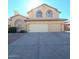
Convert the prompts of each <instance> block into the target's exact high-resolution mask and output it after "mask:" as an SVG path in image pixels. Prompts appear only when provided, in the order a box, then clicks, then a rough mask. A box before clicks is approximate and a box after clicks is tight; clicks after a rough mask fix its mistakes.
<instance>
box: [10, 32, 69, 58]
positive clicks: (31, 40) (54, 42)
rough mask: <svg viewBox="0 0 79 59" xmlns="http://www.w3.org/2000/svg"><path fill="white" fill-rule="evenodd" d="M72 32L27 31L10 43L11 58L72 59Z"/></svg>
mask: <svg viewBox="0 0 79 59" xmlns="http://www.w3.org/2000/svg"><path fill="white" fill-rule="evenodd" d="M69 44H70V34H69V33H66V32H52V33H26V34H25V35H24V36H22V37H21V38H20V39H17V40H16V41H15V42H13V43H11V44H9V59H70V45H69Z"/></svg>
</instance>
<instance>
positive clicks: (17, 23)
mask: <svg viewBox="0 0 79 59" xmlns="http://www.w3.org/2000/svg"><path fill="white" fill-rule="evenodd" d="M23 24H24V22H23V21H22V20H20V19H18V20H16V21H15V26H16V27H17V29H20V30H21V29H22V28H23Z"/></svg>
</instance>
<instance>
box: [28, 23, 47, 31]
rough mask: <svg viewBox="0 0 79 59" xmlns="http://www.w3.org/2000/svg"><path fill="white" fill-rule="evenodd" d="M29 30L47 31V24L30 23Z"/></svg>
mask: <svg viewBox="0 0 79 59" xmlns="http://www.w3.org/2000/svg"><path fill="white" fill-rule="evenodd" d="M29 32H48V24H31V25H29Z"/></svg>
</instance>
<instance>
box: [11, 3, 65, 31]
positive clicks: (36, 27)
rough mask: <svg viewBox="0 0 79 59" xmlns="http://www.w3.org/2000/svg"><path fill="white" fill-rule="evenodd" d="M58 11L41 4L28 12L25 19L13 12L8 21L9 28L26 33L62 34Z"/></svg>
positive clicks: (61, 22)
mask: <svg viewBox="0 0 79 59" xmlns="http://www.w3.org/2000/svg"><path fill="white" fill-rule="evenodd" d="M59 14H60V11H58V10H57V9H56V8H54V7H51V6H49V5H47V4H42V5H40V6H38V7H36V8H34V9H32V10H30V11H29V12H28V15H29V17H25V16H22V15H20V14H19V13H17V12H15V15H14V16H12V17H11V18H10V19H11V20H12V21H11V26H12V27H17V28H18V30H19V31H20V30H26V31H27V32H63V31H64V20H66V19H61V18H59Z"/></svg>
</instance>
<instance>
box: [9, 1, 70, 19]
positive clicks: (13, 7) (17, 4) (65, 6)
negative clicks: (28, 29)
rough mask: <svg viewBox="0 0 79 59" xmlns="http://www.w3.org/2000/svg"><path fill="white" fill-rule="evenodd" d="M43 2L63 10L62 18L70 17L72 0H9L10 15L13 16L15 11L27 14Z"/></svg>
mask: <svg viewBox="0 0 79 59" xmlns="http://www.w3.org/2000/svg"><path fill="white" fill-rule="evenodd" d="M43 3H45V4H48V5H50V6H52V7H55V8H57V9H58V10H59V11H61V14H60V18H66V19H69V18H70V0H8V16H9V17H10V16H13V15H14V11H18V12H19V13H20V14H21V15H24V16H26V15H27V12H28V11H29V10H31V9H32V8H35V7H37V6H39V5H41V4H43Z"/></svg>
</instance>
